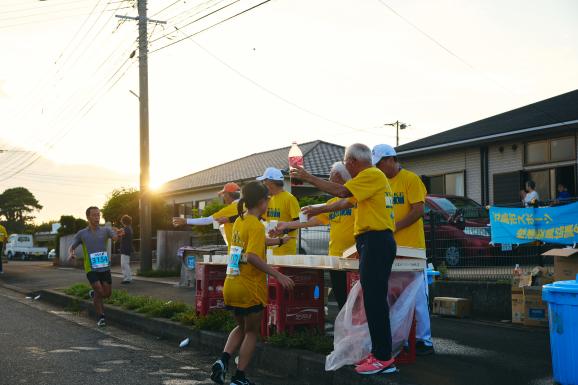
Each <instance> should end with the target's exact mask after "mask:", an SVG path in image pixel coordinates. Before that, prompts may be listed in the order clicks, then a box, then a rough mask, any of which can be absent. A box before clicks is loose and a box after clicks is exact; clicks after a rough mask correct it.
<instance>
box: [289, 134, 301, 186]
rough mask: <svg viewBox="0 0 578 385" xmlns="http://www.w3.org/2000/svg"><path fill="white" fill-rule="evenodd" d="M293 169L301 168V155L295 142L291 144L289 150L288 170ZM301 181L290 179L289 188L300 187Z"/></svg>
mask: <svg viewBox="0 0 578 385" xmlns="http://www.w3.org/2000/svg"><path fill="white" fill-rule="evenodd" d="M295 167H303V153H302V152H301V150H300V149H299V146H298V145H297V142H293V144H292V145H291V149H290V150H289V169H292V168H295ZM302 184H303V181H302V180H300V179H296V178H291V186H299V185H302Z"/></svg>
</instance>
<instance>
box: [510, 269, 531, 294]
mask: <svg viewBox="0 0 578 385" xmlns="http://www.w3.org/2000/svg"><path fill="white" fill-rule="evenodd" d="M525 286H532V276H531V275H530V274H524V275H519V276H514V277H513V278H512V294H513V293H519V294H522V288H523V287H525Z"/></svg>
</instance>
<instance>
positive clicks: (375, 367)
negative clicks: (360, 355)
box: [355, 354, 397, 375]
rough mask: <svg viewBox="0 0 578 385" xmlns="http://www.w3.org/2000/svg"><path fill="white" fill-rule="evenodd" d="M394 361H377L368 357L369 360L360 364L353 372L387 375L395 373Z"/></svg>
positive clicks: (372, 357)
mask: <svg viewBox="0 0 578 385" xmlns="http://www.w3.org/2000/svg"><path fill="white" fill-rule="evenodd" d="M394 362H395V359H394V358H391V359H389V360H387V361H381V360H378V359H377V358H375V357H374V356H373V354H372V355H371V356H369V358H368V359H367V360H366V361H365V362H364V363H362V364H361V365H359V366H357V367H356V368H355V371H356V372H357V373H359V374H365V375H367V374H379V373H384V374H389V373H395V372H397V368H396V367H395V363H394Z"/></svg>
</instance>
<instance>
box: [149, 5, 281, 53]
mask: <svg viewBox="0 0 578 385" xmlns="http://www.w3.org/2000/svg"><path fill="white" fill-rule="evenodd" d="M236 1H238V0H236ZM270 1H271V0H264V1H262V2H260V3H258V4H256V5H254V6H252V7H250V8H247V9H245V10H243V11H241V12H238V13H236V14H234V15H233V16H229V17H227V18H225V19H223V20H221V21H219V22H217V23H215V24H212V25H210V26H208V27H206V28H203V29H202V30H200V31H198V32H195V33H193V34H191V35H187V36H186V37H183V38H182V39H178V40H176V41H173V42H172V43H169V44H167V45H164V46H162V47H160V48H157V49H155V50H152V51H150V53H151V54H152V53H155V52H158V51H160V50H162V49H165V48H168V47H170V46H173V45H175V44H177V43H180V42H182V41H183V40H186V39H188V38H190V37H193V36H196V35H198V34H200V33H202V32H205V31H208V30H209V29H211V28H213V27H216V26H218V25H220V24H223V23H225V22H227V21H229V20H231V19H234V18H235V17H237V16H240V15H242V14H244V13H247V12H249V11H251V10H253V9H255V8H257V7H260V6H261V5H263V4H266V3H268V2H270Z"/></svg>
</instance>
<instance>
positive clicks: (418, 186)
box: [389, 169, 427, 248]
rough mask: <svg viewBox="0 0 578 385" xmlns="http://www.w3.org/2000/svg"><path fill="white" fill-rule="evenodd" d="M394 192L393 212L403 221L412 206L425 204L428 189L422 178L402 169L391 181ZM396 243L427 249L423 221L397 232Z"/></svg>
mask: <svg viewBox="0 0 578 385" xmlns="http://www.w3.org/2000/svg"><path fill="white" fill-rule="evenodd" d="M389 185H390V186H391V190H392V192H393V211H394V213H395V219H396V220H397V221H400V220H402V219H403V218H405V216H406V215H407V214H408V213H409V211H410V210H411V205H412V204H415V203H419V202H424V203H425V196H426V194H427V191H426V188H425V186H424V184H423V182H422V181H421V179H420V177H419V176H417V175H416V174H414V173H413V172H411V171H407V170H404V169H402V170H401V171H400V172H399V173H398V174H397V175H396V176H395V177H394V178H390V179H389ZM394 236H395V242H396V243H397V244H398V245H399V246H407V247H421V248H425V235H424V231H423V219H422V218H420V219H419V220H417V221H415V222H414V223H412V224H411V226H408V227H406V228H403V229H401V230H396V232H395V233H394Z"/></svg>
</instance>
